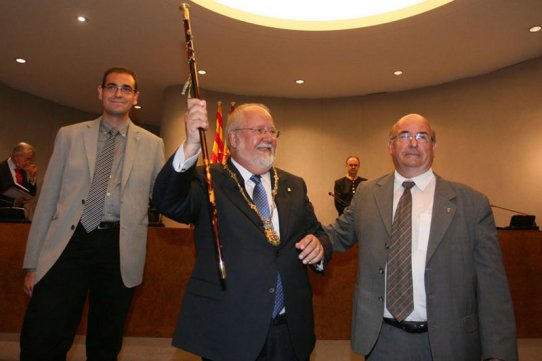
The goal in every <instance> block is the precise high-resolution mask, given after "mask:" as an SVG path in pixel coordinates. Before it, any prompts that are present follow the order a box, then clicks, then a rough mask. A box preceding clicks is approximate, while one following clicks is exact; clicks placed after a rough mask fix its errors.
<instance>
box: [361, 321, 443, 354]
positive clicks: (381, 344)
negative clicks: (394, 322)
mask: <svg viewBox="0 0 542 361" xmlns="http://www.w3.org/2000/svg"><path fill="white" fill-rule="evenodd" d="M365 359H366V360H367V361H432V360H433V356H432V355H431V348H430V347H429V335H428V333H427V332H425V333H408V332H406V331H403V330H401V329H398V328H396V327H393V326H390V325H388V324H387V323H383V324H382V328H381V330H380V335H378V340H377V341H376V344H375V346H374V348H373V350H372V351H371V353H370V354H369V355H366V356H365Z"/></svg>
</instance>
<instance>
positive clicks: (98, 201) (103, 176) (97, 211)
mask: <svg viewBox="0 0 542 361" xmlns="http://www.w3.org/2000/svg"><path fill="white" fill-rule="evenodd" d="M118 132H119V131H118V130H117V129H116V128H113V129H111V130H110V131H109V132H108V133H107V135H108V137H107V139H106V141H105V143H104V147H103V149H102V152H101V153H100V154H99V155H98V158H97V159H96V167H95V168H94V177H92V183H91V185H90V190H89V192H88V196H87V200H86V201H85V208H84V209H83V215H82V216H81V224H82V225H83V227H85V230H86V231H87V233H90V232H92V231H93V230H95V229H96V227H98V225H99V224H100V222H101V221H102V216H103V210H104V204H105V193H106V191H107V186H108V184H109V179H110V178H111V168H112V166H113V158H114V157H115V140H116V138H117V134H118Z"/></svg>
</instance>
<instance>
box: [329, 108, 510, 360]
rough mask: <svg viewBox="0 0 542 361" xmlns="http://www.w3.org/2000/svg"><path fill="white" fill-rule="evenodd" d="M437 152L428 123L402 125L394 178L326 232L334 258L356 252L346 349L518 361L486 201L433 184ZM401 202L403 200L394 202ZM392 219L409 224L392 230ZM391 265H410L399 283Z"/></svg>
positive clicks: (392, 145)
mask: <svg viewBox="0 0 542 361" xmlns="http://www.w3.org/2000/svg"><path fill="white" fill-rule="evenodd" d="M435 149H436V137H435V132H434V131H433V129H432V128H431V125H430V124H429V122H428V121H427V119H425V118H424V117H423V116H421V115H418V114H409V115H406V116H404V117H403V118H401V119H400V120H399V121H398V122H397V123H395V125H394V126H393V127H392V129H391V131H390V137H389V140H388V151H389V153H390V155H391V157H392V160H393V163H394V166H395V172H394V173H393V174H388V175H385V176H383V177H380V178H378V179H376V180H373V181H370V182H367V183H363V184H362V185H361V186H360V187H359V188H358V191H357V192H356V195H355V197H354V199H353V202H352V204H351V207H350V208H349V209H347V210H346V211H345V212H344V214H343V215H342V216H341V217H339V218H337V220H336V222H335V224H334V225H332V226H329V227H328V228H327V229H326V231H327V233H328V235H329V236H330V238H331V239H332V242H333V247H334V250H335V251H345V250H346V249H348V248H350V247H351V246H352V245H354V244H355V243H356V242H357V243H358V246H359V256H358V264H359V266H358V273H357V282H356V288H355V296H354V302H353V303H354V305H353V316H352V348H353V350H354V351H355V352H357V353H360V354H363V355H366V357H367V360H370V361H384V360H385V361H395V360H397V361H399V360H401V361H403V360H420V361H429V360H435V361H446V360H450V361H452V360H454V361H457V360H461V361H480V359H481V358H483V359H484V360H505V361H514V360H517V358H518V356H517V344H516V335H515V320H514V314H513V308H512V302H511V299H510V293H509V289H508V283H507V278H506V274H505V271H504V267H503V264H502V258H501V253H500V247H499V242H498V240H497V231H496V227H495V222H494V219H493V215H492V212H491V208H490V206H489V202H488V200H487V198H486V197H485V196H484V195H483V194H481V193H479V192H477V191H475V190H473V189H471V188H469V187H467V186H465V185H462V184H458V183H455V182H450V181H446V180H444V179H442V178H441V177H439V176H437V175H435V174H434V173H433V171H432V168H431V165H432V163H433V156H434V152H435ZM409 181H413V182H414V185H413V186H412V184H411V183H410V182H409ZM403 182H405V185H403ZM410 186H412V188H411V190H410V192H408V191H407V189H408V188H409V187H410ZM403 193H404V194H405V195H406V194H409V195H408V196H405V201H404V202H403V201H401V202H400V198H401V197H402V194H403ZM406 199H410V200H411V201H408V202H407V201H406ZM398 203H400V206H399V207H398ZM407 205H408V206H407ZM396 208H397V209H401V212H397V213H396V211H395V209H396ZM405 209H407V210H408V211H406V212H405V211H404V210H405ZM398 213H400V214H401V217H400V218H402V219H403V220H405V219H408V221H403V224H402V225H397V223H396V222H395V220H394V218H399V217H398ZM394 214H395V216H394ZM392 221H393V222H392ZM399 228H400V229H402V232H395V229H399ZM392 233H393V234H392ZM399 239H400V241H399ZM405 239H406V240H408V241H407V242H408V243H403V241H404V240H405ZM398 244H403V246H404V248H403V250H405V252H404V253H402V255H403V256H404V257H402V256H397V258H396V257H395V256H393V257H392V256H391V255H392V254H393V255H395V254H401V252H397V253H396V252H395V249H394V247H395V246H397V245H398ZM395 259H400V260H401V262H398V264H406V265H407V267H405V268H404V269H403V271H404V273H401V277H400V282H396V279H394V278H393V277H394V276H395V275H396V274H397V273H398V271H397V270H398V269H399V267H398V266H397V264H396V263H395V262H394V260H395ZM390 270H392V271H390ZM392 284H393V285H394V286H393V287H392V286H391V285H392ZM395 285H396V286H395ZM396 287H397V288H396ZM396 289H401V290H402V292H395V290H396ZM398 294H400V295H401V296H399V295H398ZM392 299H393V300H394V301H393V302H392V301H391V300H392ZM395 300H400V301H397V302H396V301H395ZM398 305H402V306H404V308H403V309H402V314H401V313H400V312H396V310H397V309H398Z"/></svg>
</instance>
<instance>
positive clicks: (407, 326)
mask: <svg viewBox="0 0 542 361" xmlns="http://www.w3.org/2000/svg"><path fill="white" fill-rule="evenodd" d="M384 322H385V323H387V324H388V325H390V326H393V327H396V328H400V329H401V330H403V331H406V332H408V333H424V332H427V321H425V322H417V321H403V322H399V321H397V320H394V319H393V318H384Z"/></svg>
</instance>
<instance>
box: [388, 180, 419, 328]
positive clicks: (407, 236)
mask: <svg viewBox="0 0 542 361" xmlns="http://www.w3.org/2000/svg"><path fill="white" fill-rule="evenodd" d="M413 186H414V182H412V181H405V182H403V187H404V188H405V190H404V191H403V195H402V196H401V198H400V199H399V203H398V204H397V209H396V210H395V217H394V219H393V224H392V227H391V242H390V243H391V245H390V251H389V253H388V268H387V279H386V305H387V307H388V311H390V313H391V314H392V315H393V317H394V318H395V319H396V320H397V321H399V322H401V321H403V320H404V319H405V318H406V317H407V316H408V315H409V314H410V313H411V312H412V311H413V310H414V297H413V290H412V194H411V193H410V189H411V188H412V187H413Z"/></svg>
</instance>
